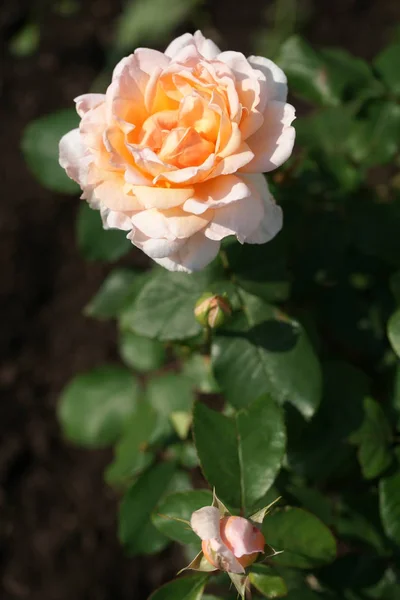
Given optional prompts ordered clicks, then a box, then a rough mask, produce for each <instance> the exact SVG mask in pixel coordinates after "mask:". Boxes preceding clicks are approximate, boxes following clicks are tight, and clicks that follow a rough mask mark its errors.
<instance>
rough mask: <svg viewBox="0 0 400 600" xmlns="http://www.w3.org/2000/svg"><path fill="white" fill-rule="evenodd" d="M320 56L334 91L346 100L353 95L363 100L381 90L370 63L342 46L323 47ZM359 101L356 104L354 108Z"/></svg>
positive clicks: (358, 104)
mask: <svg viewBox="0 0 400 600" xmlns="http://www.w3.org/2000/svg"><path fill="white" fill-rule="evenodd" d="M320 56H321V58H322V60H323V61H324V62H325V65H326V68H327V70H328V77H329V81H330V83H331V85H332V88H333V89H334V90H335V93H336V94H337V95H338V96H339V97H340V98H341V100H342V101H343V100H345V101H347V102H349V101H351V100H352V99H353V98H354V97H355V98H356V99H357V100H359V102H364V101H365V100H367V99H368V98H370V97H374V96H376V95H378V94H379V93H381V92H383V89H382V85H381V84H380V83H379V82H378V81H377V80H376V79H375V77H374V75H373V73H372V69H371V67H370V65H369V64H368V63H367V62H366V61H365V60H362V59H361V58H359V57H358V56H353V55H352V54H350V53H349V52H347V51H346V50H345V49H344V48H324V49H322V50H321V51H320ZM359 107H360V103H357V104H356V108H359Z"/></svg>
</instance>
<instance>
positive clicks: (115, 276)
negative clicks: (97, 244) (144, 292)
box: [85, 269, 142, 319]
mask: <svg viewBox="0 0 400 600" xmlns="http://www.w3.org/2000/svg"><path fill="white" fill-rule="evenodd" d="M140 281H142V274H141V273H135V272H134V271H130V270H129V269H115V270H114V271H111V273H110V274H109V275H108V276H107V277H106V279H105V280H104V281H103V283H102V285H101V288H100V289H99V291H98V292H97V294H96V295H95V296H94V297H93V298H92V299H91V300H90V302H89V304H87V305H86V307H85V314H86V315H89V316H90V317H95V318H97V319H113V318H116V317H118V315H119V313H120V312H121V311H122V309H123V307H124V305H125V303H126V302H127V300H128V299H130V298H131V297H132V295H133V294H134V293H135V292H136V288H137V287H138V283H139V282H140Z"/></svg>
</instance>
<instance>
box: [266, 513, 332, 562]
mask: <svg viewBox="0 0 400 600" xmlns="http://www.w3.org/2000/svg"><path fill="white" fill-rule="evenodd" d="M263 533H264V535H265V538H266V540H267V542H268V544H270V545H271V546H273V547H274V548H275V549H276V550H283V553H282V554H278V555H277V556H275V557H274V564H277V565H283V566H287V567H296V568H298V569H313V568H315V567H320V566H322V565H324V564H327V563H330V562H332V561H333V560H334V559H335V558H336V542H335V538H334V537H333V535H332V533H331V531H330V530H329V529H328V527H326V525H324V524H323V523H322V521H320V520H319V519H317V517H315V516H314V515H312V514H311V513H309V512H307V511H305V510H303V509H302V508H293V507H287V508H286V509H283V510H277V511H275V512H274V513H272V514H271V515H270V516H269V517H268V519H266V520H265V521H264V524H263Z"/></svg>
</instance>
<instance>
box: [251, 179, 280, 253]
mask: <svg viewBox="0 0 400 600" xmlns="http://www.w3.org/2000/svg"><path fill="white" fill-rule="evenodd" d="M242 177H243V179H244V180H245V181H246V183H247V185H248V186H249V187H251V189H252V190H253V193H254V194H256V193H257V192H258V193H259V194H260V197H261V199H262V200H263V202H264V210H265V212H264V217H263V218H262V220H261V222H260V224H259V226H258V227H257V229H255V231H253V232H252V233H251V234H250V235H249V236H247V237H246V239H245V242H246V243H247V244H265V243H266V242H269V241H270V240H272V239H273V238H274V237H275V236H276V234H277V233H279V231H280V230H281V229H282V225H283V213H282V209H281V207H280V206H278V205H277V204H276V202H275V200H274V198H273V196H272V195H271V194H270V191H269V189H268V184H267V180H266V178H265V177H264V175H261V174H259V173H258V174H257V175H242Z"/></svg>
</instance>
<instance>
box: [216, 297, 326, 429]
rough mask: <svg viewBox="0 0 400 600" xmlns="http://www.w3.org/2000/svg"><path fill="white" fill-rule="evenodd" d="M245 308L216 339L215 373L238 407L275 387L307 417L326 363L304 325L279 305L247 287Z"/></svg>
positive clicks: (281, 397)
mask: <svg viewBox="0 0 400 600" xmlns="http://www.w3.org/2000/svg"><path fill="white" fill-rule="evenodd" d="M241 295H242V298H243V301H244V310H243V312H242V313H240V314H238V315H237V316H236V317H234V318H233V319H232V321H231V323H230V324H229V329H227V330H226V331H224V332H222V333H221V334H219V335H217V336H216V337H215V339H214V341H213V344H212V354H211V358H212V364H213V368H214V373H215V377H216V379H217V381H218V383H219V384H220V386H221V387H222V389H223V390H224V392H225V394H226V398H227V400H228V401H229V402H230V403H231V404H233V406H235V407H236V408H241V407H244V406H247V405H248V404H249V403H250V402H251V401H252V400H254V399H255V398H258V397H259V396H260V394H264V393H269V394H271V396H272V397H273V398H274V399H275V400H277V401H278V402H279V403H283V402H286V401H288V402H290V403H292V404H293V405H294V406H295V407H296V408H297V409H298V410H299V411H300V412H301V413H302V414H303V415H304V416H305V417H306V418H310V417H311V416H312V415H313V414H314V412H315V411H316V409H317V407H318V404H319V401H320V396H321V369H320V365H319V362H318V359H317V357H316V355H315V353H314V350H313V348H312V346H311V344H310V341H309V340H308V337H307V334H306V333H305V331H304V329H303V327H302V326H301V325H300V323H298V322H297V321H295V320H294V319H291V318H289V317H287V316H286V315H285V314H283V313H282V312H280V311H279V310H278V309H276V308H274V307H273V306H271V305H269V304H266V303H264V302H263V301H261V300H260V299H258V298H255V297H254V296H250V295H249V294H246V293H244V292H243V293H242V294H241Z"/></svg>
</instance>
